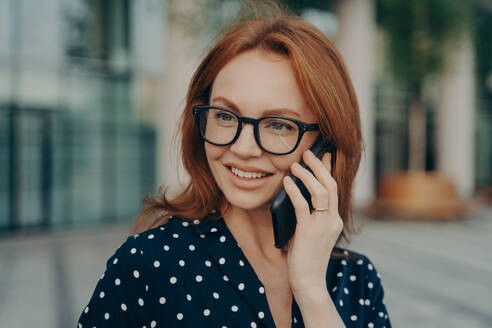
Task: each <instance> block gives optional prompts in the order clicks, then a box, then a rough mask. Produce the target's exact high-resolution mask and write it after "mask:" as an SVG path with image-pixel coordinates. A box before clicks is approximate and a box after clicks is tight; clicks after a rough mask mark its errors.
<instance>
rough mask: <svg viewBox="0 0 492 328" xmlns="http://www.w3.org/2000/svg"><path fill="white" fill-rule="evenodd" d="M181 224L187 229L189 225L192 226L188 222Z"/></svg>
mask: <svg viewBox="0 0 492 328" xmlns="http://www.w3.org/2000/svg"><path fill="white" fill-rule="evenodd" d="M181 224H182V225H183V227H187V226H188V225H190V224H189V223H188V222H186V221H185V222H183V223H181Z"/></svg>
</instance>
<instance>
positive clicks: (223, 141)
mask: <svg viewBox="0 0 492 328" xmlns="http://www.w3.org/2000/svg"><path fill="white" fill-rule="evenodd" d="M193 114H194V115H195V121H196V124H197V127H198V130H199V131H200V135H201V136H202V138H203V140H205V141H206V142H208V143H211V144H212V145H216V146H227V145H230V144H232V143H234V142H235V141H236V140H237V138H238V137H239V135H240V133H241V129H242V127H243V123H249V124H253V126H254V134H255V140H256V143H257V144H258V146H260V148H261V149H262V150H263V151H265V152H267V153H269V154H273V155H287V154H290V153H292V152H293V151H294V150H295V149H296V148H297V146H298V145H299V143H300V142H301V139H302V136H303V135H304V133H305V132H307V131H317V130H319V126H318V124H308V123H304V122H301V121H298V120H294V119H292V118H288V117H283V116H263V117H260V118H258V119H255V118H250V117H242V116H239V115H238V114H236V113H235V112H233V111H231V110H229V109H225V108H221V107H216V106H195V107H193Z"/></svg>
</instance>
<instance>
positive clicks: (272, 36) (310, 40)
mask: <svg viewBox="0 0 492 328" xmlns="http://www.w3.org/2000/svg"><path fill="white" fill-rule="evenodd" d="M252 49H259V50H262V51H270V52H274V53H277V54H281V55H284V56H286V57H287V58H288V59H289V60H290V62H291V64H292V67H293V69H294V72H295V77H296V80H297V82H298V84H299V88H300V90H301V92H302V94H303V95H304V97H305V99H306V103H307V105H308V107H309V108H310V110H312V111H313V113H315V114H316V116H317V118H318V122H319V125H320V130H321V133H322V134H323V136H324V137H325V138H326V139H327V140H331V141H332V142H333V143H334V144H335V145H336V146H337V154H336V165H335V167H334V168H333V171H332V174H333V176H334V179H335V180H336V182H337V184H338V202H339V204H338V208H339V214H340V216H341V218H342V220H343V222H344V230H343V232H342V234H341V238H345V239H348V237H349V236H350V234H351V233H352V232H353V230H354V225H353V222H352V217H351V206H350V205H351V190H352V183H353V180H354V178H355V175H356V172H357V169H358V166H359V162H360V158H361V153H362V149H363V142H362V134H361V128H360V118H359V108H358V104H357V99H356V96H355V92H354V88H353V86H352V82H351V80H350V77H349V75H348V72H347V69H346V68H345V65H344V63H343V60H342V58H341V56H340V54H339V52H338V51H337V50H336V49H335V47H334V46H333V44H332V43H331V41H330V40H329V39H328V38H327V37H326V36H325V35H324V34H323V33H321V32H320V31H319V30H318V29H316V28H315V27H313V26H312V25H310V24H309V23H307V22H304V21H303V20H301V19H300V18H299V17H297V16H294V15H290V14H286V13H284V12H281V11H279V10H277V11H276V12H273V13H272V12H269V13H268V14H267V15H256V16H255V17H252V18H251V17H250V18H248V19H247V20H243V21H238V22H236V23H235V24H232V25H229V27H228V28H227V30H225V31H223V33H222V38H221V39H220V40H219V41H218V42H217V44H216V45H215V46H214V47H213V48H212V49H211V50H210V51H209V52H208V54H207V55H206V56H205V58H204V59H203V61H202V62H201V64H200V65H199V66H198V68H197V70H196V72H195V74H194V75H193V78H192V80H191V82H190V85H189V88H188V93H187V98H186V105H185V108H184V111H183V113H182V116H181V121H180V133H181V151H182V162H183V165H184V168H185V169H186V170H187V172H188V173H189V176H190V182H189V183H188V185H187V186H186V187H185V188H184V190H183V191H182V192H181V193H179V194H178V195H177V196H175V197H172V198H171V197H168V196H166V190H167V188H162V187H161V188H160V190H159V193H158V194H157V195H154V196H151V197H147V198H146V199H145V200H144V207H143V210H142V212H141V214H140V216H139V217H138V218H137V220H136V222H135V223H134V225H133V227H132V233H138V232H141V231H144V230H147V229H149V228H152V227H156V226H158V225H160V224H163V223H165V222H167V220H168V218H169V217H170V216H171V215H179V216H182V217H186V218H193V219H200V218H204V217H206V216H207V215H208V214H209V213H211V212H213V211H214V210H216V209H218V208H223V206H227V204H226V201H225V198H224V196H223V195H222V193H221V191H220V189H219V188H218V186H217V184H216V183H215V181H214V178H213V176H212V173H211V171H210V169H209V166H208V163H207V160H206V156H205V147H204V142H203V140H202V139H201V137H200V135H199V133H198V130H197V128H196V126H195V121H194V117H193V114H192V110H191V108H192V107H193V106H195V105H203V104H208V102H209V96H210V92H211V88H212V84H213V82H214V80H215V77H216V76H217V74H218V73H219V71H220V70H221V69H222V68H223V67H224V66H225V65H226V64H227V63H228V62H229V61H230V60H231V59H232V58H234V57H235V56H237V55H239V54H241V53H243V52H245V51H247V50H252Z"/></svg>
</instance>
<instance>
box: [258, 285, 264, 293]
mask: <svg viewBox="0 0 492 328" xmlns="http://www.w3.org/2000/svg"><path fill="white" fill-rule="evenodd" d="M258 291H259V292H260V294H264V293H265V288H263V286H262V287H260V288H259V289H258Z"/></svg>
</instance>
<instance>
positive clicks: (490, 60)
mask: <svg viewBox="0 0 492 328" xmlns="http://www.w3.org/2000/svg"><path fill="white" fill-rule="evenodd" d="M474 21H475V26H476V38H475V52H476V54H477V58H476V63H477V64H476V65H477V73H478V81H479V83H478V90H479V92H480V96H481V97H484V98H486V99H490V100H491V101H492V86H489V85H487V84H488V83H491V82H490V81H489V82H488V81H487V79H491V76H492V10H490V9H489V10H484V9H482V10H476V11H475V15H474ZM487 82H488V83H487ZM489 110H490V111H491V112H492V108H490V109H489Z"/></svg>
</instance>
